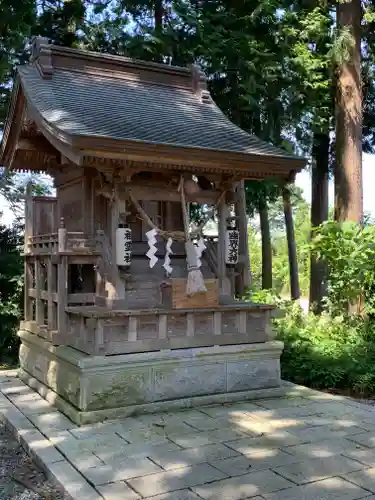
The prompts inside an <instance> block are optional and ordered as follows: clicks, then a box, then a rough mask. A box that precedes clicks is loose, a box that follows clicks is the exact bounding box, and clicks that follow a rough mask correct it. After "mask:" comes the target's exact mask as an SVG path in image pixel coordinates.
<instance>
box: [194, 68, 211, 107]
mask: <svg viewBox="0 0 375 500" xmlns="http://www.w3.org/2000/svg"><path fill="white" fill-rule="evenodd" d="M191 76H192V86H193V92H194V93H195V94H196V95H197V96H199V97H200V98H201V99H202V102H204V103H210V102H211V96H210V93H209V91H208V90H207V78H206V76H205V74H204V73H203V71H201V70H200V68H199V66H197V65H196V64H192V65H191Z"/></svg>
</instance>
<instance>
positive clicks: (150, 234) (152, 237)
mask: <svg viewBox="0 0 375 500" xmlns="http://www.w3.org/2000/svg"><path fill="white" fill-rule="evenodd" d="M157 234H158V232H157V230H156V229H150V231H147V233H146V237H147V242H148V246H149V250H148V252H147V253H146V257H148V258H149V259H150V267H151V268H153V267H154V265H155V264H156V263H157V261H158V258H157V257H156V255H155V254H156V252H157V251H158V249H157V248H156V246H155V244H156V236H157Z"/></svg>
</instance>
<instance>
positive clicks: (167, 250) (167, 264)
mask: <svg viewBox="0 0 375 500" xmlns="http://www.w3.org/2000/svg"><path fill="white" fill-rule="evenodd" d="M172 243H173V240H172V238H168V240H167V243H166V244H165V257H164V264H163V267H164V269H165V272H166V273H167V276H170V275H171V274H172V271H173V267H172V266H171V255H173V252H172V249H171V247H172Z"/></svg>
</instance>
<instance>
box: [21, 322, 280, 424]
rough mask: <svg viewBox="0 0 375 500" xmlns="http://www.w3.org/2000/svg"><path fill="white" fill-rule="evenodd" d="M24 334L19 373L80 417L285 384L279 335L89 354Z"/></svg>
mask: <svg viewBox="0 0 375 500" xmlns="http://www.w3.org/2000/svg"><path fill="white" fill-rule="evenodd" d="M19 336H20V338H21V341H22V343H21V347H20V366H21V368H20V377H21V378H22V380H24V381H26V382H27V383H28V384H29V385H31V386H32V387H34V388H35V389H36V390H38V392H40V393H41V394H42V395H43V396H44V397H45V398H46V399H48V400H49V401H50V402H52V403H54V404H55V405H56V406H57V407H59V409H60V410H61V411H63V412H64V413H65V414H67V415H68V416H69V417H70V418H71V419H72V420H74V421H75V422H76V423H77V424H83V423H88V422H93V421H100V420H104V419H107V418H117V417H124V416H130V415H134V414H137V413H145V412H157V411H166V410H169V409H176V408H188V407H192V406H198V405H207V404H214V403H224V402H230V401H235V400H239V399H244V398H246V399H250V398H259V397H270V396H271V395H273V396H274V395H279V394H281V393H283V392H284V391H285V389H281V380H280V355H281V352H282V348H283V344H282V343H281V342H277V341H270V342H265V343H259V344H246V345H236V346H215V347H204V348H192V349H179V350H174V351H158V352H147V353H137V354H124V355H116V356H90V355H87V354H84V353H81V352H79V351H77V350H75V349H72V348H70V347H65V346H58V347H55V346H53V345H51V343H49V342H48V341H46V340H44V339H42V338H39V337H37V336H36V335H34V334H32V333H30V332H26V331H20V332H19Z"/></svg>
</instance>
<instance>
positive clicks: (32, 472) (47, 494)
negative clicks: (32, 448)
mask: <svg viewBox="0 0 375 500" xmlns="http://www.w3.org/2000/svg"><path fill="white" fill-rule="evenodd" d="M57 499H61V500H62V499H68V497H67V496H64V495H63V494H62V492H61V493H59V492H58V491H57V489H56V488H55V487H53V486H52V485H51V484H49V483H48V482H47V481H46V477H45V475H44V474H43V472H42V471H41V470H40V469H39V468H38V467H36V466H35V464H34V463H33V462H32V460H31V459H30V457H29V456H28V455H27V454H26V453H25V451H24V449H23V448H22V447H21V446H20V445H19V443H18V442H17V441H16V440H15V438H14V437H13V435H12V434H11V433H10V431H9V430H7V429H5V427H4V426H3V425H0V500H57Z"/></svg>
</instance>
